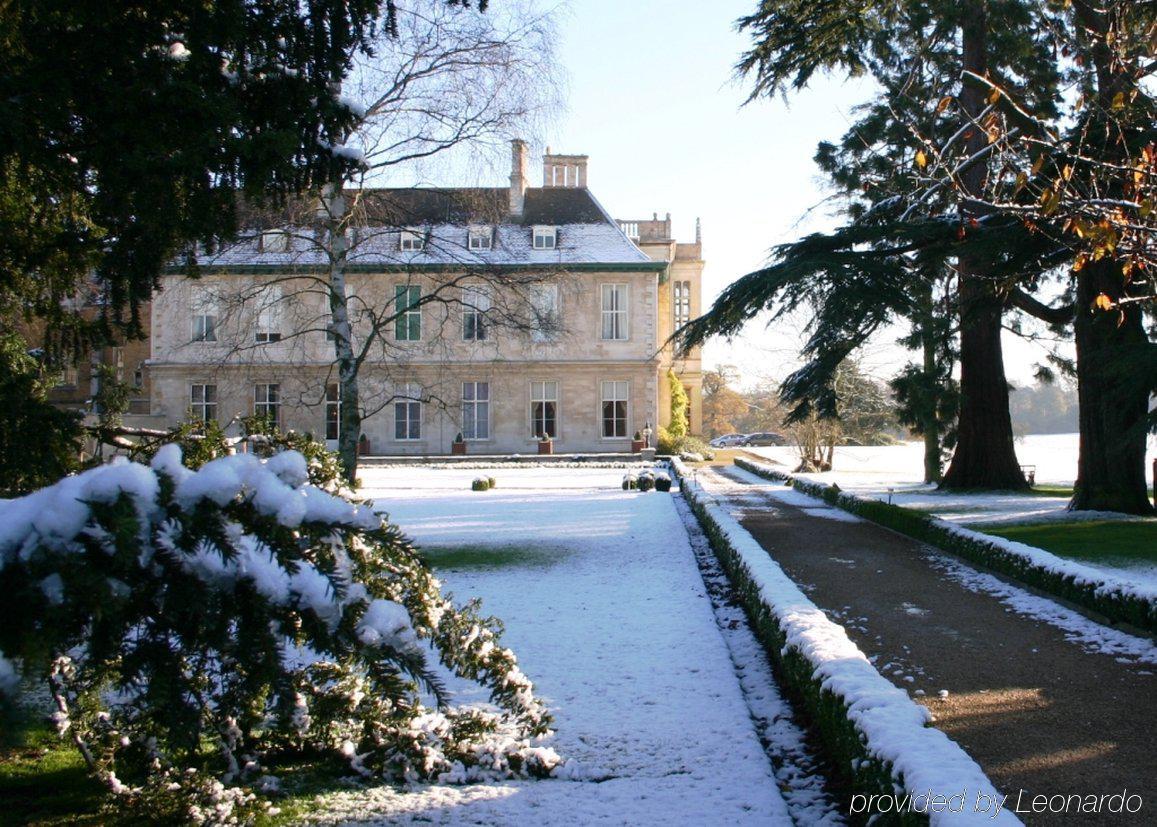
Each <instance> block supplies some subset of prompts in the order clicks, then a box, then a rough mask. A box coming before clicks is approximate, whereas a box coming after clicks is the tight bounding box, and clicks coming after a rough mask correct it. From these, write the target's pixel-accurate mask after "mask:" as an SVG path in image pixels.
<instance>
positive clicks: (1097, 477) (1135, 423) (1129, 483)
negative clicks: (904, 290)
mask: <svg viewBox="0 0 1157 827" xmlns="http://www.w3.org/2000/svg"><path fill="white" fill-rule="evenodd" d="M1074 9H1075V12H1076V15H1077V19H1078V20H1080V22H1081V23H1082V25H1084V26H1085V27H1086V28H1087V29H1088V30H1089V31H1090V32H1095V33H1096V35H1097V37H1096V39H1095V41H1094V43H1093V46H1092V49H1091V54H1092V58H1093V65H1094V67H1095V71H1096V78H1097V104H1096V107H1095V108H1094V109H1093V110H1092V111H1095V112H1111V111H1112V110H1113V108H1114V107H1113V104H1112V101H1113V99H1114V98H1115V96H1117V95H1118V94H1123V95H1125V97H1126V98H1128V97H1129V95H1130V93H1131V92H1132V91H1133V88H1132V86H1131V80H1130V78H1129V76H1128V75H1127V74H1125V73H1122V72H1115V71H1114V68H1113V62H1114V60H1115V57H1114V53H1113V50H1112V49H1111V48H1110V45H1109V44H1110V42H1111V41H1110V39H1109V38H1108V36H1107V35H1108V34H1109V33H1110V32H1109V30H1108V28H1107V27H1108V25H1109V22H1110V21H1109V18H1107V17H1106V16H1104V15H1102V14H1101V13H1100V12H1099V11H1098V10H1097V9H1096V8H1095V7H1094V6H1093V5H1092V4H1090V3H1088V2H1086V0H1079V2H1077V3H1075V4H1074ZM1090 134H1092V135H1101V136H1103V140H1104V143H1103V144H1102V145H1101V146H1099V147H1097V148H1096V150H1095V151H1094V154H1097V155H1099V156H1100V157H1102V158H1105V159H1106V160H1117V161H1124V159H1125V158H1127V157H1128V153H1127V147H1126V146H1125V144H1124V141H1125V140H1126V139H1127V138H1126V136H1127V133H1125V134H1122V132H1121V131H1120V130H1119V129H1118V128H1117V127H1116V126H1113V125H1110V124H1104V125H1101V126H1099V127H1098V125H1097V124H1095V123H1094V125H1093V128H1092V129H1090ZM1146 140H1147V139H1146ZM1086 151H1090V150H1086ZM1121 265H1122V262H1121V261H1120V260H1119V259H1114V258H1112V257H1106V258H1104V259H1102V260H1101V261H1098V262H1094V263H1092V264H1089V265H1086V266H1085V267H1084V268H1082V269H1081V270H1080V272H1078V273H1077V316H1076V321H1075V323H1074V330H1075V336H1076V345H1077V392H1078V394H1079V399H1080V431H1081V436H1080V439H1081V443H1080V457H1079V459H1078V461H1077V481H1076V485H1075V487H1074V492H1073V499H1072V501H1071V502H1070V503H1069V508H1071V509H1073V510H1088V511H1120V512H1124V513H1126V514H1152V513H1153V510H1154V509H1153V506H1152V505H1151V504H1150V502H1149V492H1148V489H1147V488H1146V484H1145V448H1146V442H1147V436H1148V434H1147V429H1146V417H1147V415H1148V411H1149V397H1150V392H1151V390H1152V388H1151V386H1150V381H1151V380H1149V378H1148V376H1147V374H1146V358H1147V357H1148V354H1149V353H1151V352H1152V348H1154V347H1155V346H1154V345H1153V343H1151V342H1150V341H1149V338H1148V335H1147V334H1146V331H1145V320H1144V317H1143V314H1142V312H1141V310H1140V308H1139V306H1138V305H1137V304H1132V305H1127V306H1126V308H1125V309H1122V310H1102V309H1097V308H1096V307H1095V301H1096V299H1097V296H1099V295H1100V294H1102V293H1104V294H1105V295H1106V296H1108V297H1109V298H1110V299H1112V300H1114V301H1116V300H1117V299H1120V298H1123V297H1128V296H1129V294H1130V288H1129V287H1128V286H1127V283H1126V282H1127V280H1126V279H1125V278H1124V276H1123V275H1122V272H1121ZM1142 289H1144V288H1142ZM1150 358H1151V357H1150Z"/></svg>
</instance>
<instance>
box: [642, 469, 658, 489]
mask: <svg viewBox="0 0 1157 827" xmlns="http://www.w3.org/2000/svg"><path fill="white" fill-rule="evenodd" d="M654 487H655V475H654V474H653V473H651V472H650V471H643V472H642V473H641V474H639V490H640V491H650V490H651V489H652V488H654Z"/></svg>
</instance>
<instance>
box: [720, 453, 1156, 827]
mask: <svg viewBox="0 0 1157 827" xmlns="http://www.w3.org/2000/svg"><path fill="white" fill-rule="evenodd" d="M699 480H700V482H702V483H704V485H705V486H706V487H707V488H708V490H710V491H711V492H712V493H713V494H715V495H716V496H717V497H721V498H723V499H726V501H727V502H728V503H730V507H731V511H732V512H733V513H734V514H735V515H736V516H737V518H739V519H740V521H741V522H742V524H743V525H744V527H746V528H747V529H748V530H749V531H750V532H751V533H752V535H754V537H755V538H756V539H757V540H758V541H759V543H760V544H761V545H762V546H763V547H764V548H765V549H767V551H768V553H769V554H771V556H772V557H773V558H774V559H775V560H776V561H777V562H778V563H779V564H780V565H781V566H782V567H783V568H784V570H785V571H786V572H787V573H788V574H789V575H790V576H791V577H792V578H793V579H795V580H796V582H797V583H799V584H800V585H801V587H802V588H803V589H804V591H805V592H807V593H808V594H809V596H810V597H811V598H812V600H813V601H815V603H816V604H817V605H819V606H820V607H821V608H822V609H824V611H826V612H827V613H828V615H829V616H830V617H832V618H833V619H834V620H837V621H838V622H840V623H842V624H844V625H845V627H846V628H847V630H848V634H849V636H850V637H851V638H852V639H853V640H854V641H855V642H856V644H857V645H858V646H859V647H860V648H861V649H862V650H863V651H864V652H865V653H866V654H867V655H868V656H869V657H870V658H872V660H873V662H874V663H875V664H876V666H877V668H879V669H880V671H881V673H882V674H884V675H885V676H886V677H888V678H889V679H890V680H892V681H893V682H894V683H895V684H896V685H897V686H899V687H902V688H904V689H906V690H909V691H910V692H911V693H912V694H913V696H914V697H915V699H916V700H918V701H920V702H921V703H924V704H925V705H926V706H927V707H928V708H929V709H930V710H931V711H932V713H933V715H934V716H935V718H936V723H935V725H936V726H937V727H939V728H940V729H941V730H943V731H944V732H945V733H946V734H947V735H948V736H949V737H951V738H953V739H954V740H956V741H957V742H958V743H959V744H960V745H961V746H962V747H963V748H964V749H965V751H967V752H968V753H969V754H970V755H971V756H972V757H973V758H974V759H976V761H977V762H978V763H979V764H980V765H981V766H982V767H983V768H984V770H985V772H986V773H987V774H988V777H989V778H990V779H991V780H992V781H993V783H995V784H996V786H997V787H998V788H999V789H1000V790H1001V791H1002V792H1004V793H1007V794H1009V799H1008V805H1007V806H1008V807H1010V808H1011V807H1013V806H1014V805H1015V804H1016V803H1017V801H1018V796H1019V801H1020V805H1019V806H1020V808H1021V813H1020V817H1021V819H1022V820H1024V821H1025V823H1027V824H1034V825H1035V824H1050V823H1062V822H1063V823H1068V824H1078V823H1079V824H1153V823H1157V761H1155V760H1154V749H1153V741H1154V736H1155V735H1157V732H1155V729H1154V710H1155V709H1157V703H1155V702H1157V678H1155V676H1154V673H1155V672H1157V667H1155V666H1154V665H1153V664H1154V663H1155V662H1157V647H1154V646H1153V643H1152V641H1149V640H1145V639H1141V638H1136V637H1132V636H1129V635H1125V634H1123V633H1120V632H1117V631H1115V630H1112V629H1107V628H1106V627H1102V626H1099V625H1098V624H1095V623H1093V622H1092V621H1089V620H1087V619H1085V618H1083V617H1081V616H1079V615H1077V614H1076V613H1074V612H1071V611H1069V610H1067V609H1065V608H1064V607H1061V606H1058V605H1057V604H1056V603H1054V602H1053V601H1049V600H1045V599H1042V598H1040V597H1039V596H1037V595H1033V594H1030V593H1029V592H1027V591H1026V590H1023V589H1020V588H1016V587H1015V586H1010V585H1009V584H1007V583H1005V582H1004V581H1001V580H999V579H997V578H994V577H992V576H990V575H987V574H984V573H981V572H978V571H976V570H975V569H974V568H972V567H970V566H968V565H966V564H964V563H961V562H960V561H958V560H955V559H953V558H950V557H948V556H947V555H945V554H943V553H942V552H939V551H938V550H934V549H930V548H928V547H927V546H923V545H921V544H920V543H918V542H916V541H915V540H911V539H908V538H906V537H902V536H900V535H898V534H895V533H893V532H891V531H888V530H887V529H884V528H881V527H879V526H876V525H874V524H872V523H868V522H865V521H862V520H859V519H857V518H855V517H853V516H851V515H849V514H847V513H845V512H843V511H839V510H838V509H834V508H831V507H829V506H827V505H826V503H823V502H822V501H820V500H816V499H813V498H810V497H806V496H805V495H803V494H800V493H798V492H795V491H793V490H791V489H787V488H784V486H782V485H776V484H769V483H767V482H766V481H765V480H762V479H761V478H759V477H755V476H754V475H751V474H747V473H746V472H744V471H742V470H740V469H736V468H726V469H702V470H700V471H699ZM1123 790H1128V793H1129V794H1134V793H1135V794H1138V795H1140V796H1141V797H1142V800H1143V804H1142V806H1141V809H1140V811H1139V812H1138V813H1135V814H1132V815H1130V814H1127V813H1109V812H1100V813H1098V814H1090V813H1088V812H1085V813H1083V814H1076V813H1075V812H1073V807H1074V806H1075V803H1074V801H1073V800H1072V799H1067V800H1066V802H1065V803H1064V804H1063V807H1065V808H1067V809H1068V812H1067V813H1066V814H1050V813H1048V812H1044V813H1034V812H1031V811H1028V812H1026V810H1028V809H1029V808H1030V805H1031V800H1032V798H1033V796H1036V795H1041V794H1043V795H1046V796H1055V795H1064V796H1071V795H1081V796H1088V795H1097V796H1101V795H1112V794H1120V793H1122V791H1123ZM1022 791H1023V792H1022ZM1133 804H1134V806H1135V805H1136V799H1134V800H1133ZM1047 806H1049V807H1051V808H1056V807H1058V806H1062V805H1061V802H1060V801H1059V800H1056V799H1054V800H1053V801H1052V802H1051V803H1050V804H1049V805H1047ZM1086 806H1087V805H1086ZM1100 806H1101V808H1102V809H1103V808H1104V806H1107V804H1106V803H1104V802H1103V803H1102V804H1101V805H1100Z"/></svg>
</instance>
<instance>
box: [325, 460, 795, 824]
mask: <svg viewBox="0 0 1157 827" xmlns="http://www.w3.org/2000/svg"><path fill="white" fill-rule="evenodd" d="M480 474H485V475H488V476H494V477H495V478H496V479H497V483H498V485H497V488H496V489H495V490H492V491H487V492H473V491H470V490H469V488H470V483H471V481H472V480H473V479H474V478H475V477H476V476H479V475H480ZM622 476H623V471H622V470H613V469H577V470H574V469H571V470H567V469H544V468H502V469H498V470H490V471H481V472H480V471H471V470H455V469H452V468H439V469H422V468H412V467H405V468H370V469H366V470H365V471H364V473H363V480H364V482H365V490H364V493H365V494H366V495H367V496H370V497H372V498H374V500H375V502H376V503H377V505H378V507H379V509H380V510H382V511H385V512H387V513H388V514H389V516H390V518H391V520H393V521H395V522H397V523H398V524H399V525H401V526H402V528H403V529H404V530H405V531H406V532H407V533H408V534H409V535H410V536H411V537H412V538H413V539H414V540H415V541H416V543H417V544H419V545H420V546H421V547H423V548H426V549H435V551H434V553H433V554H432V555H431V557H432V559H434V561H435V566H436V567H437V565H438V564H437V558H438V556H439V553H438V551H437V550H436V549H437V548H438V547H441V548H443V549H449V548H462V547H467V548H470V549H474V550H476V551H475V554H473V555H471V556H473V557H475V558H477V557H479V556H481V557H483V558H484V557H485V552H484V551H478V550H479V547H482V548H483V549H487V548H488V549H494V550H495V554H496V560H498V561H501V562H502V563H503V565H501V566H495V567H485V566H477V565H462V564H459V568H457V569H454V568H448V569H445V570H442V571H440V575H441V576H442V578H443V580H444V582H445V583H446V587H447V588H448V589H449V590H450V591H452V592H453V593H454V595H455V597H456V598H457V599H458V600H465V599H468V598H472V597H481V598H482V600H483V601H484V606H483V608H484V610H485V611H486V612H487V613H493V614H496V615H497V616H499V617H501V618H502V619H503V620H504V621H505V623H506V629H507V631H506V636H505V638H504V640H505V642H506V643H507V644H508V645H510V646H511V647H512V648H513V649H514V651H515V652H516V653H517V654H518V655H519V658H520V665H521V667H522V669H523V670H524V671H525V672H526V673H527V675H529V676H530V678H531V679H532V680H533V681H535V684H536V689H537V691H538V693H539V694H540V695H541V696H542V697H544V698H545V699H546V701H547V703H548V705H549V706H550V707H551V709H552V711H553V713H554V715H555V729H556V732H557V735H556V737H555V738H553V739H552V740H551V742H550V745H551V746H553V747H554V748H555V749H557V750H558V751H559V753H560V754H562V755H564V756H565V757H567V758H568V759H569V760H570V762H571V764H570V772H571V773H572V774H573V778H572V779H570V780H553V779H552V780H548V781H526V782H506V783H495V784H476V785H471V786H466V787H424V788H418V789H415V790H412V791H406V792H398V791H395V790H393V789H392V788H389V787H382V788H377V789H375V790H372V791H357V792H350V793H338V794H333V795H329V796H327V797H326V798H325V800H324V803H323V805H322V807H321V808H320V809H319V812H317V813H316V814H315V815H316V817H319V818H323V819H330V820H343V819H353V818H378V819H382V820H385V821H389V822H390V823H397V822H398V821H406V820H417V821H422V822H431V821H432V822H434V823H449V822H453V823H463V822H468V823H486V824H552V823H558V824H562V823H566V824H574V823H614V824H621V823H633V824H655V823H661V822H664V821H675V822H679V823H688V824H705V823H713V824H716V823H727V824H732V823H750V824H788V823H790V820H789V818H788V813H787V809H786V806H785V804H784V801H783V798H782V797H781V796H780V793H779V791H778V789H777V786H776V781H775V779H774V777H773V775H772V769H771V766H770V763H769V761H768V759H767V756H766V754H765V753H764V751H763V749H762V747H761V746H760V743H759V740H758V738H757V735H756V732H755V727H754V725H753V723H752V720H751V713H750V711H749V709H748V707H747V705H746V704H745V702H744V698H743V695H742V692H741V690H740V686H739V682H738V680H737V677H736V674H735V671H734V668H733V666H732V663H731V659H730V656H729V655H728V650H727V646H726V644H725V643H724V640H723V638H722V636H721V635H720V632H719V629H718V627H717V625H716V622H715V618H714V615H713V613H712V608H711V603H710V601H709V599H708V597H707V595H706V594H705V590H704V586H703V581H702V578H701V577H700V574H699V571H698V569H697V567H696V563H695V559H694V556H693V554H692V550H691V547H690V545H689V542H688V539H687V534H686V532H685V530H684V528H683V525H682V523H681V520H680V517H679V514H678V512H677V511H676V508H675V505H674V502H673V500H672V496H671V495H670V494H663V493H658V492H649V493H643V494H640V493H634V492H632V493H627V492H624V491H622V490H621V489H620V484H621V480H622ZM514 549H521V550H524V551H528V552H530V554H529V555H527V556H526V557H524V558H520V557H519V556H518V555H516V554H512V553H510V552H511V550H514ZM540 551H541V552H542V553H541V554H540V553H538V552H540ZM447 559H451V558H449V557H447ZM453 559H458V560H462V559H464V558H463V556H461V555H459V556H458V557H457V558H453ZM463 700H472V698H470V696H467V697H466V698H464V699H463ZM478 700H480V701H481V700H483V699H482V698H478Z"/></svg>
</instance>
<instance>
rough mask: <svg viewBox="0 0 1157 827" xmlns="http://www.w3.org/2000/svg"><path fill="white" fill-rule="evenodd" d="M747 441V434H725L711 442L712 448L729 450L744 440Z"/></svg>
mask: <svg viewBox="0 0 1157 827" xmlns="http://www.w3.org/2000/svg"><path fill="white" fill-rule="evenodd" d="M745 439H747V434H723V435H722V436H717V437H715V439H713V440H711V447H712V448H727V447H729V446H731V445H739V444H741V443H742V442H743V440H745Z"/></svg>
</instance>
